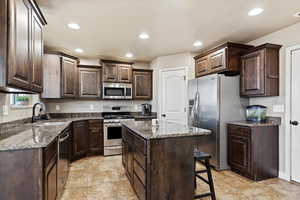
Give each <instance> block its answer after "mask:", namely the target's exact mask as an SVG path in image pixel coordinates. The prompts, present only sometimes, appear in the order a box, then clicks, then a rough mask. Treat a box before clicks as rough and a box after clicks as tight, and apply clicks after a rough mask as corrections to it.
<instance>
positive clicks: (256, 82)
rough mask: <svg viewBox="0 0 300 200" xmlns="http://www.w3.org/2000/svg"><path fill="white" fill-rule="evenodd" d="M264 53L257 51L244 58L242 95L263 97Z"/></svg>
mask: <svg viewBox="0 0 300 200" xmlns="http://www.w3.org/2000/svg"><path fill="white" fill-rule="evenodd" d="M264 74H265V71H264V51H263V50H261V51H257V52H253V53H250V54H248V55H245V56H243V57H242V69H241V95H242V96H250V95H254V96H255V95H263V94H264V93H265V81H264Z"/></svg>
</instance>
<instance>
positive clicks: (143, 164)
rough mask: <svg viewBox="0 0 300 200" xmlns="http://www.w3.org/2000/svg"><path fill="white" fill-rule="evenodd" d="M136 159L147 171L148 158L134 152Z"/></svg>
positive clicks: (138, 152)
mask: <svg viewBox="0 0 300 200" xmlns="http://www.w3.org/2000/svg"><path fill="white" fill-rule="evenodd" d="M134 159H135V160H136V161H137V162H138V163H139V164H140V165H141V167H142V168H143V169H146V157H145V156H144V155H143V154H142V153H141V152H140V151H134Z"/></svg>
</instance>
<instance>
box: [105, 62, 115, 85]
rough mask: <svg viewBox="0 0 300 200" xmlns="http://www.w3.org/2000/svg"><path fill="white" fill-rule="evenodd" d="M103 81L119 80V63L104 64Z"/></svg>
mask: <svg viewBox="0 0 300 200" xmlns="http://www.w3.org/2000/svg"><path fill="white" fill-rule="evenodd" d="M103 81H105V82H118V65H117V64H116V63H105V64H104V66H103Z"/></svg>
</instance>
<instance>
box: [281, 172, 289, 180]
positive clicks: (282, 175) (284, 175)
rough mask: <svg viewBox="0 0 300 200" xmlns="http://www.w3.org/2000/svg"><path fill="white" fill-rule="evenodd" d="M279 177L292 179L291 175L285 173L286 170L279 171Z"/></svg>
mask: <svg viewBox="0 0 300 200" xmlns="http://www.w3.org/2000/svg"><path fill="white" fill-rule="evenodd" d="M278 177H279V178H281V179H283V180H286V181H290V180H291V177H290V176H289V175H288V174H286V173H284V172H279V175H278Z"/></svg>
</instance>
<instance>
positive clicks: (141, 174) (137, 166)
mask: <svg viewBox="0 0 300 200" xmlns="http://www.w3.org/2000/svg"><path fill="white" fill-rule="evenodd" d="M133 170H134V173H135V175H137V177H138V178H139V179H140V181H141V182H142V183H143V185H144V186H145V185H146V172H145V171H144V169H143V168H142V167H141V166H140V164H139V163H138V162H137V161H136V160H135V161H134V164H133Z"/></svg>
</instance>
